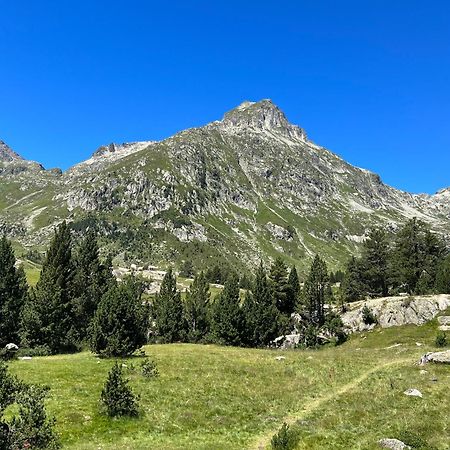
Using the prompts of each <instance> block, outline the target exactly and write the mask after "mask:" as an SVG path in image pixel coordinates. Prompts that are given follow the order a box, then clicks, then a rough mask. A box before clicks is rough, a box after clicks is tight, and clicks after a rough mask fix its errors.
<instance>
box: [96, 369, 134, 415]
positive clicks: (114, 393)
mask: <svg viewBox="0 0 450 450" xmlns="http://www.w3.org/2000/svg"><path fill="white" fill-rule="evenodd" d="M100 400H101V402H102V404H103V406H104V407H105V409H106V413H107V414H108V416H110V417H117V416H131V417H135V416H137V415H138V413H139V411H138V397H137V396H136V395H135V394H134V393H133V391H132V390H131V388H130V386H129V382H128V380H127V379H126V378H124V376H123V373H122V367H121V365H120V364H119V363H118V362H116V363H114V365H113V367H112V369H111V370H110V372H109V373H108V378H107V380H106V383H105V385H104V387H103V390H102V393H101V397H100Z"/></svg>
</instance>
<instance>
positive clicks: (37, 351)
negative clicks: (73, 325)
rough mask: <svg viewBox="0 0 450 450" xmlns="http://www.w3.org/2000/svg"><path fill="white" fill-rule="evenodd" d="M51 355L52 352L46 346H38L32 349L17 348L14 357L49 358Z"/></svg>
mask: <svg viewBox="0 0 450 450" xmlns="http://www.w3.org/2000/svg"><path fill="white" fill-rule="evenodd" d="M51 354H52V351H51V350H50V348H49V347H48V346H47V345H38V346H37V347H34V348H19V350H17V353H16V356H17V357H19V356H49V355H51Z"/></svg>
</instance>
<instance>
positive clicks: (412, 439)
mask: <svg viewBox="0 0 450 450" xmlns="http://www.w3.org/2000/svg"><path fill="white" fill-rule="evenodd" d="M398 439H400V440H401V441H402V442H404V443H405V444H406V445H409V447H411V448H413V449H420V450H435V448H434V447H431V446H430V445H428V443H427V441H426V440H425V439H423V438H422V437H421V436H419V435H417V434H415V433H412V432H410V431H401V432H400V433H399V437H398Z"/></svg>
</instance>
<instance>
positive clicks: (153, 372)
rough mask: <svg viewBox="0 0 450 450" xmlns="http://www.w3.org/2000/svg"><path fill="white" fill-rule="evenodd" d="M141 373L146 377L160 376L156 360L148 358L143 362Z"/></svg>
mask: <svg viewBox="0 0 450 450" xmlns="http://www.w3.org/2000/svg"><path fill="white" fill-rule="evenodd" d="M141 373H142V375H143V376H144V377H145V378H156V377H158V376H159V371H158V368H157V367H156V363H155V361H152V360H151V359H147V360H145V361H142V363H141Z"/></svg>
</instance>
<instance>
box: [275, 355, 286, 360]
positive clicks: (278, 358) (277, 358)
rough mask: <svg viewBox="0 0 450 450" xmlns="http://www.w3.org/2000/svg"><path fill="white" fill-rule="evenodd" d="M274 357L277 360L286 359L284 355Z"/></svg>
mask: <svg viewBox="0 0 450 450" xmlns="http://www.w3.org/2000/svg"><path fill="white" fill-rule="evenodd" d="M275 359H276V360H277V361H283V360H284V359H286V357H285V356H275Z"/></svg>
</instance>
